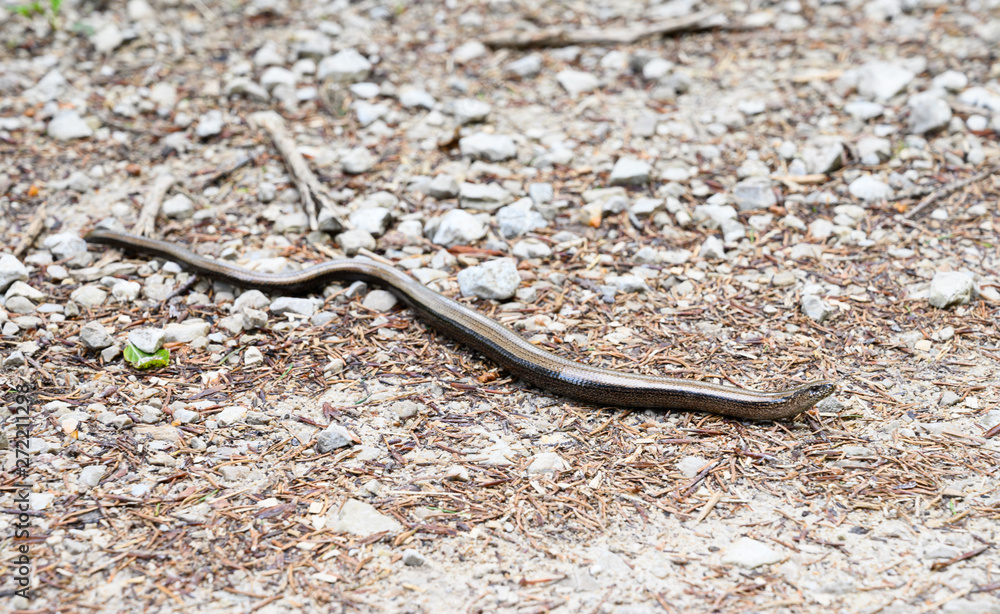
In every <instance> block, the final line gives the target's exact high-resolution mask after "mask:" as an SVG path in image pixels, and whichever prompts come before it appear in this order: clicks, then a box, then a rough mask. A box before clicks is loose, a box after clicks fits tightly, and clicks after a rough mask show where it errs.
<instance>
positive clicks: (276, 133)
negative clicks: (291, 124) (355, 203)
mask: <svg viewBox="0 0 1000 614" xmlns="http://www.w3.org/2000/svg"><path fill="white" fill-rule="evenodd" d="M250 124H251V125H252V126H254V127H256V128H258V129H260V130H263V131H264V132H267V135H268V136H269V137H271V141H272V142H273V143H274V146H275V147H276V148H277V150H278V153H280V154H281V157H282V158H283V159H284V161H285V166H286V167H288V171H289V172H290V173H291V175H292V181H293V182H294V183H295V187H296V189H298V191H299V194H300V195H301V196H302V202H303V204H304V205H305V209H306V215H308V216H309V228H310V229H311V230H319V220H318V216H317V211H318V210H317V208H316V201H319V204H320V205H321V206H322V207H325V208H327V209H329V210H330V211H336V210H337V209H336V207H335V206H334V204H333V202H332V201H331V200H330V198H329V197H328V196H327V195H326V193H325V192H324V191H323V186H321V185H320V183H319V179H318V178H317V177H316V174H315V173H313V171H312V169H311V168H309V164H308V163H307V162H306V160H305V158H303V157H302V155H301V154H300V153H299V152H298V150H297V149H296V148H295V139H293V138H292V135H291V133H290V132H289V131H288V128H287V127H286V126H285V120H284V119H282V118H281V116H280V115H278V114H277V113H275V112H274V111H260V112H258V113H254V114H253V115H251V116H250ZM335 219H336V221H337V222H338V224H339V225H340V227H341V228H347V227H348V225H347V223H346V220H344V219H342V217H341V216H337V217H336V218H335Z"/></svg>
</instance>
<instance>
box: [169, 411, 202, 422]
mask: <svg viewBox="0 0 1000 614" xmlns="http://www.w3.org/2000/svg"><path fill="white" fill-rule="evenodd" d="M173 418H174V420H176V421H178V422H180V423H181V424H191V423H192V422H197V421H198V420H199V419H200V418H201V414H199V413H198V412H196V411H191V410H190V409H185V408H183V407H181V408H178V409H175V410H174V415H173Z"/></svg>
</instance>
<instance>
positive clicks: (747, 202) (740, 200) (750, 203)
mask: <svg viewBox="0 0 1000 614" xmlns="http://www.w3.org/2000/svg"><path fill="white" fill-rule="evenodd" d="M733 197H734V198H735V199H736V204H737V205H738V206H739V208H740V211H752V210H754V209H769V208H770V207H773V206H774V205H776V204H778V198H777V196H775V195H774V189H773V188H772V187H771V180H770V179H768V178H767V177H750V178H747V179H744V180H743V181H741V182H739V183H737V184H736V187H734V188H733Z"/></svg>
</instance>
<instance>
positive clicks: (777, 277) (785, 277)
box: [771, 271, 795, 288]
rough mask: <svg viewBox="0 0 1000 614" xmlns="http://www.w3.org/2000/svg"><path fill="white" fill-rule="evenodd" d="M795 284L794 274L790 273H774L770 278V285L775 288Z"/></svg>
mask: <svg viewBox="0 0 1000 614" xmlns="http://www.w3.org/2000/svg"><path fill="white" fill-rule="evenodd" d="M794 284H795V273H794V272H792V271H781V272H780V273H775V274H774V277H772V278H771V285H772V286H774V287H775V288H785V287H788V286H791V285H794Z"/></svg>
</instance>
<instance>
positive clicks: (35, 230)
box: [14, 204, 48, 258]
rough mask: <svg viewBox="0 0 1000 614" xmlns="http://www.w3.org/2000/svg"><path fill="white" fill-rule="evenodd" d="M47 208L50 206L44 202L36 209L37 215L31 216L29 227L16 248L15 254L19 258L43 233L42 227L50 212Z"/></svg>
mask: <svg viewBox="0 0 1000 614" xmlns="http://www.w3.org/2000/svg"><path fill="white" fill-rule="evenodd" d="M47 209H48V207H47V206H46V205H44V204H43V205H41V206H39V207H38V210H37V211H35V217H33V218H31V223H30V224H28V229H27V230H25V231H24V235H23V236H22V237H21V242H20V243H18V245H17V248H16V249H15V250H14V256H16V257H17V258H20V257H21V256H23V255H24V253H25V252H26V251H28V248H29V247H31V246H32V245H33V244H34V243H35V240H36V239H37V238H38V235H40V234H42V229H43V228H44V227H45V216H46V214H47V213H48V211H47Z"/></svg>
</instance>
